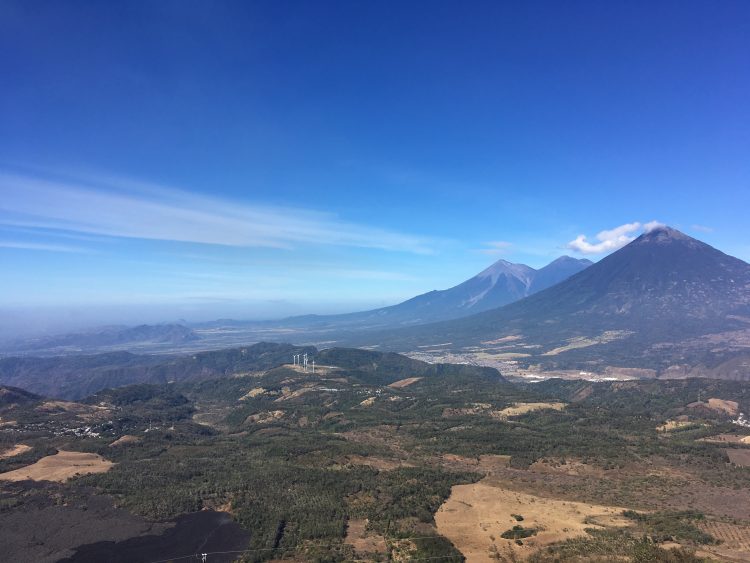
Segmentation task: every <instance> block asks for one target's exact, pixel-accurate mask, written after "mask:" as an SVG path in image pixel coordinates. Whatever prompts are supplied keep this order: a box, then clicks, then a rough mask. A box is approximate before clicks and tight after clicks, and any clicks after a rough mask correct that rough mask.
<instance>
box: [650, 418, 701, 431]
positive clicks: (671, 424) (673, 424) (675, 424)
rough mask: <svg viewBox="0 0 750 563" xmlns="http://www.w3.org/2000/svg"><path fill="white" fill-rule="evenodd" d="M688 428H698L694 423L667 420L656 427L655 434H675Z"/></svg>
mask: <svg viewBox="0 0 750 563" xmlns="http://www.w3.org/2000/svg"><path fill="white" fill-rule="evenodd" d="M690 426H698V425H697V424H696V423H695V422H690V421H689V420H668V421H667V422H665V423H664V424H662V425H661V426H657V427H656V431H657V432H675V431H676V430H681V429H683V428H689V427H690Z"/></svg>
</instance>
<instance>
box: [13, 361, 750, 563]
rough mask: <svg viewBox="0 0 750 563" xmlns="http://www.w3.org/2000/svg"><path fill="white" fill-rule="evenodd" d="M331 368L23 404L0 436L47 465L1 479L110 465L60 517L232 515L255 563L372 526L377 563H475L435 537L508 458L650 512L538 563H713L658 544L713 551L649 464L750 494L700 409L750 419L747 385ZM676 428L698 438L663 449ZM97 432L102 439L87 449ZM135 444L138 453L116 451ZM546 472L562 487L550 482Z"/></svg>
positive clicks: (678, 439) (676, 483)
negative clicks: (106, 508)
mask: <svg viewBox="0 0 750 563" xmlns="http://www.w3.org/2000/svg"><path fill="white" fill-rule="evenodd" d="M271 351H273V350H271ZM267 352H268V350H267ZM232 354H234V352H232V353H231V354H229V355H227V356H219V357H221V358H224V359H225V360H226V361H227V362H228V363H227V364H226V365H224V364H221V362H219V360H218V359H217V358H214V360H213V361H214V362H215V363H214V366H219V364H221V368H220V369H222V370H224V371H225V372H227V373H229V372H234V370H235V368H234V367H232V366H233V364H232V363H231V361H230V360H231V358H230V357H231V356H232ZM240 356H241V354H240ZM271 356H273V354H271ZM321 357H322V358H324V359H325V363H324V361H323V359H321ZM256 360H257V358H256ZM318 360H319V362H320V363H318V364H317V365H319V366H320V365H323V366H329V367H328V368H326V369H322V368H321V369H320V371H319V372H318V373H316V374H314V375H313V374H312V373H300V372H299V371H296V370H294V369H292V368H289V367H283V366H282V367H272V368H266V369H251V368H252V367H253V364H251V363H243V364H242V367H243V370H246V371H245V372H243V373H242V375H241V376H232V377H214V378H208V379H200V380H196V381H186V380H181V381H178V382H176V383H171V384H160V385H154V384H137V385H132V386H128V387H123V388H118V389H114V390H104V391H100V392H98V393H97V394H95V395H93V396H91V397H90V398H88V399H86V400H85V401H84V403H83V408H84V411H85V409H86V408H87V409H92V410H91V412H93V413H94V415H91V416H90V415H89V414H86V413H88V411H85V412H84V414H83V415H81V414H77V411H76V410H75V409H71V410H69V411H68V410H65V409H63V408H59V409H52V410H50V409H46V410H45V409H41V408H40V404H41V402H42V400H41V399H40V398H38V397H33V396H31V397H19V399H18V403H17V404H13V405H9V406H7V407H4V410H3V409H0V415H2V416H5V417H8V416H9V413H11V412H12V415H13V420H15V421H16V422H17V425H16V426H12V427H8V428H6V429H4V430H2V431H0V445H1V444H6V445H8V446H10V445H12V444H15V443H21V442H23V443H25V444H28V445H30V446H32V450H31V451H28V452H25V453H23V454H21V455H19V456H17V457H16V458H9V459H5V460H0V469H1V470H10V469H16V468H18V467H21V466H23V465H26V464H28V463H32V462H33V461H35V460H37V459H39V458H40V457H42V456H44V455H47V454H48V453H54V451H55V448H63V447H64V448H68V449H75V450H78V451H89V452H95V453H98V454H100V455H102V456H104V457H105V458H107V459H109V460H112V461H114V462H116V465H115V466H114V467H113V468H112V469H111V470H110V471H109V472H107V473H103V474H98V475H89V476H85V477H81V478H78V479H75V480H73V481H71V482H69V483H68V484H66V485H61V486H60V487H59V489H60V491H62V492H60V493H59V494H60V498H61V500H60V502H63V500H62V499H64V498H65V495H84V496H85V495H86V494H90V492H86V491H97V492H98V493H103V494H106V495H110V496H111V497H112V498H113V499H114V501H115V503H116V504H117V505H118V506H121V507H124V508H126V509H127V510H129V511H130V512H132V513H134V514H138V515H141V516H143V517H146V518H148V519H154V520H170V519H173V518H174V517H176V516H178V515H180V514H184V513H187V512H193V511H197V510H201V509H206V508H213V509H221V510H226V511H229V512H230V513H231V514H232V515H233V517H234V518H235V519H236V520H237V522H239V523H240V524H241V525H242V526H243V527H244V528H245V529H247V530H249V531H250V532H251V540H250V543H249V545H248V549H253V550H258V551H254V552H252V553H250V554H248V556H247V560H248V561H251V560H253V561H254V560H257V561H260V560H268V559H278V558H282V557H289V558H293V557H296V558H299V559H306V560H320V561H344V560H350V559H355V558H357V557H358V556H357V554H356V553H355V551H354V548H353V547H352V546H351V545H349V544H348V543H346V541H345V538H346V534H347V528H348V524H349V522H350V521H351V520H354V519H356V520H366V521H367V530H368V532H369V533H373V534H379V535H380V536H382V537H383V538H384V539H385V544H384V545H385V547H384V548H382V549H384V551H383V552H382V553H380V555H377V556H374V557H381V558H382V559H383V560H385V559H386V558H387V557H389V556H390V555H394V556H395V554H398V556H404V557H410V558H426V557H441V558H445V560H446V561H450V560H455V561H460V560H461V555H460V554H459V553H458V552H457V551H456V549H455V547H453V546H452V545H451V543H450V542H449V541H447V540H446V539H445V538H443V537H441V536H439V535H438V534H437V531H436V529H435V527H434V525H433V524H434V515H435V513H436V511H437V510H438V509H439V507H440V506H441V504H442V503H443V502H444V501H445V500H446V499H447V498H448V496H449V495H450V492H451V487H453V486H455V485H458V484H465V483H471V482H475V481H477V480H479V479H481V478H482V477H483V474H484V471H485V470H483V469H482V468H481V466H479V465H472V464H477V463H478V460H479V459H480V457H481V456H483V455H486V454H500V455H508V456H510V465H511V467H510V468H509V469H507V471H505V472H503V471H500V470H497V471H496V478H502V479H504V480H505V481H504V482H505V484H506V485H507V486H509V487H511V488H516V489H517V490H519V491H526V492H532V493H533V494H540V495H542V496H543V495H544V494H548V495H550V496H553V497H555V496H556V497H558V498H562V499H568V500H583V501H587V502H598V503H608V504H611V505H614V506H625V507H633V508H637V509H638V512H635V511H628V512H627V513H626V514H625V515H626V516H627V517H628V518H629V519H630V520H631V521H632V522H633V526H632V527H631V528H629V529H625V530H620V531H611V530H605V531H602V530H599V531H597V530H596V529H593V528H592V529H591V530H590V531H589V535H588V537H585V538H578V539H575V540H570V541H568V542H564V543H562V544H560V545H557V546H552V547H550V548H546V549H545V550H543V551H542V552H540V553H539V554H537V555H535V556H534V558H532V560H534V561H547V560H550V561H552V560H555V561H558V560H559V561H575V560H577V559H580V558H583V557H593V558H600V559H606V558H607V557H614V556H619V555H626V556H627V557H630V558H631V559H632V560H634V561H651V560H658V561H680V562H682V561H686V562H687V561H697V560H698V559H696V558H694V556H693V555H692V554H691V553H690V552H688V551H684V550H683V551H679V552H678V551H670V552H667V551H665V550H663V549H661V548H660V547H659V546H658V545H657V543H658V542H662V541H666V540H668V539H673V540H676V541H679V542H681V543H683V544H693V545H695V546H698V545H709V544H711V543H713V542H714V539H713V538H711V536H709V535H708V534H705V533H704V532H702V531H701V530H700V528H699V527H698V526H696V523H697V522H699V520H700V518H702V517H703V516H702V514H700V513H698V512H695V511H692V512H688V511H684V510H682V511H679V510H678V511H674V512H667V511H664V510H661V511H659V512H646V511H645V509H649V508H650V509H653V508H661V507H660V505H659V503H660V502H662V501H663V500H665V499H667V498H668V497H670V496H673V495H675V494H680V492H681V491H682V490H684V488H685V480H684V479H685V477H679V478H678V477H675V476H672V475H671V474H670V473H669V471H665V472H662V473H659V472H649V471H642V470H640V469H638V470H634V469H632V468H633V467H634V464H641V465H640V466H639V467H651V466H656V465H658V466H659V467H663V468H667V469H669V468H672V467H678V468H682V467H689V470H690V472H691V475H692V477H690V478H692V479H693V480H694V482H695V483H699V484H703V485H702V486H717V487H719V486H720V487H725V488H732V489H737V490H742V489H747V488H750V470H747V469H741V468H733V467H731V466H729V465H728V464H727V460H726V456H725V454H724V452H723V451H722V448H721V447H720V446H717V445H715V444H710V443H706V442H700V441H696V440H697V438H701V437H704V436H707V435H710V434H711V433H718V432H726V431H729V430H731V429H732V427H731V425H729V424H728V423H727V418H726V416H725V415H723V414H721V413H718V412H712V411H706V410H692V409H689V408H687V405H688V404H689V403H691V402H693V400H694V397H696V396H697V394H698V392H701V393H702V394H703V397H707V396H718V397H722V398H726V399H731V400H735V401H738V402H739V403H740V405H741V408H745V405H747V404H748V399H750V392H748V390H747V389H746V387H747V386H746V385H743V384H742V383H737V382H713V381H687V382H686V381H639V382H625V383H622V382H620V383H600V384H591V383H585V382H563V381H547V382H543V383H538V384H534V385H528V386H523V385H511V384H509V383H507V382H505V381H504V380H503V379H502V378H500V377H499V376H498V374H497V372H496V371H494V370H487V369H485V368H474V367H472V366H428V365H427V364H422V363H421V362H415V361H413V360H410V359H408V358H403V357H402V356H397V355H392V354H387V355H382V354H378V353H374V352H365V351H359V350H358V351H347V350H343V349H337V350H331V351H327V352H326V353H324V354H321V356H319V357H318ZM206 361H207V360H205V359H204V360H202V361H201V362H200V363H202V364H204V365H205V363H206ZM223 361H224V360H222V362H223ZM258 361H260V362H261V364H262V362H266V361H269V362H270V361H271V360H269V359H268V358H265V359H263V360H258ZM316 363H317V362H316ZM262 365H265V364H262ZM408 377H421V378H422V379H421V380H419V381H417V382H416V383H413V384H411V385H409V386H406V387H403V388H401V389H393V388H390V387H387V386H386V385H387V384H389V383H391V382H394V381H398V380H400V379H405V378H408ZM542 401H562V402H565V403H566V407H565V408H564V409H563V410H560V411H557V410H537V411H533V412H529V413H526V414H523V415H520V416H515V417H511V418H509V419H503V418H501V417H498V416H495V415H494V414H493V413H497V412H498V411H500V410H502V409H504V408H506V407H508V406H509V405H511V404H513V403H517V402H532V403H533V402H542ZM748 410H750V409H748ZM92 416H93V418H92ZM677 416H688V417H690V420H691V421H695V422H696V423H697V424H700V426H699V427H698V428H696V429H694V430H690V431H685V432H680V433H670V434H665V433H659V432H657V430H656V428H657V427H658V426H659V425H661V424H663V422H664V421H665V420H668V419H672V418H675V417H677ZM206 421H208V423H207V422H206ZM209 423H210V425H209ZM82 427H85V428H88V430H87V431H86V432H83V433H82V432H81V428H82ZM125 435H128V436H134V437H136V438H137V439H136V440H134V441H131V442H128V443H127V444H126V445H119V446H114V447H113V446H111V445H110V444H112V443H113V442H114V441H115V440H117V439H118V438H120V437H122V436H125ZM449 456H453V457H454V458H456V459H457V461H450V459H452V458H449ZM446 460H447V461H446ZM573 462H575V463H577V464H578V466H581V467H583V468H584V469H585V471H588V472H589V473H588V474H586V475H585V476H583V477H581V478H574V477H567V476H566V473H565V472H566V471H568V469H569V468H570V467H577V466H574V465H571V464H573ZM535 464H536V465H535ZM539 465H543V466H544V467H545V468H547V470H548V471H549V472H550V473H547V474H545V473H538V472H537V471H536V470H535V468H538V467H539ZM529 468H531V469H532V470H531V471H528V469H529ZM0 493H2V491H0ZM24 498H25V497H23V496H21V497H17V498H15V497H14V500H13V501H12V502H11V501H8V500H7V499H6V497H3V495H2V494H0V500H2V501H3V504H2V506H3V507H5V506H6V505H8V506H12V510H23V509H24V508H23V507H24V503H25V502H27V501H26V500H24ZM686 502H688V501H686ZM690 502H692V501H690ZM9 503H10V504H9ZM512 517H513V518H514V519H515V520H516V521H517V522H519V524H517V525H515V526H513V528H511V529H510V530H507V531H505V532H504V533H503V534H502V535H501V537H502V538H504V539H510V540H511V541H514V542H520V543H522V544H523V543H525V542H524V541H523V540H524V539H526V538H529V537H531V536H533V535H534V534H535V533H536V532H537V530H536V529H535V528H534V527H533V525H528V527H526V526H524V525H522V524H520V523H521V522H525V519H524V516H523V515H522V514H513V515H512ZM594 524H596V522H592V525H594ZM412 538H419V539H412ZM524 549H526V548H524ZM389 554H390V555H389ZM501 555H502V554H500V555H498V556H501ZM502 556H504V555H502ZM660 557H661V559H659V558H660ZM545 558H546V559H545ZM594 560H596V559H594Z"/></svg>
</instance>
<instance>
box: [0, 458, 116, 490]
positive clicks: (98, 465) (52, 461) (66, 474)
mask: <svg viewBox="0 0 750 563" xmlns="http://www.w3.org/2000/svg"><path fill="white" fill-rule="evenodd" d="M113 465H114V463H112V462H111V461H107V460H106V459H104V458H103V457H101V456H100V455H97V454H89V453H83V452H68V451H65V450H60V451H58V452H57V453H56V454H55V455H50V456H47V457H43V458H42V459H40V460H39V461H37V462H36V463H33V464H31V465H27V466H26V467H22V468H21V469H16V470H14V471H8V472H7V473H0V479H2V480H5V481H26V480H27V479H31V480H32V481H58V482H63V481H67V480H68V479H70V478H71V477H75V476H76V475H86V474H89V473H104V472H106V471H109V469H110V468H111V467H112V466H113Z"/></svg>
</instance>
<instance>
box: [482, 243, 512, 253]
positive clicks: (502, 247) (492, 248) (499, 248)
mask: <svg viewBox="0 0 750 563" xmlns="http://www.w3.org/2000/svg"><path fill="white" fill-rule="evenodd" d="M484 245H485V246H486V247H487V248H480V249H479V250H477V252H480V253H481V254H487V255H489V256H498V255H500V254H506V253H507V252H508V250H509V249H510V247H511V246H513V243H510V242H506V241H504V240H496V241H490V242H486V243H484Z"/></svg>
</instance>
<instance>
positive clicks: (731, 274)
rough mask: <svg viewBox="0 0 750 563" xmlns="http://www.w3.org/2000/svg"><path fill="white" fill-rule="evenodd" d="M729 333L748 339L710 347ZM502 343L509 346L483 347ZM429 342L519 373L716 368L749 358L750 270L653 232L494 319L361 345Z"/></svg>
mask: <svg viewBox="0 0 750 563" xmlns="http://www.w3.org/2000/svg"><path fill="white" fill-rule="evenodd" d="M736 331H739V333H740V334H739V335H738V336H742V335H744V334H745V331H747V338H744V339H743V338H735V340H736V341H737V342H738V344H725V342H728V340H727V339H723V340H722V339H719V337H716V336H712V337H710V338H709V336H710V335H717V334H722V333H734V332H736ZM509 337H512V338H514V339H516V340H517V344H516V345H514V346H509V345H503V346H502V347H500V346H497V347H494V348H493V346H492V345H491V344H488V343H490V342H492V341H496V340H499V339H504V338H505V339H507V338H509ZM576 339H577V340H576ZM592 340H597V341H596V342H594V343H591V341H592ZM703 340H705V342H703ZM711 340H713V342H711ZM436 342H439V343H446V342H450V343H451V344H450V346H448V347H447V348H450V349H451V350H454V351H456V350H464V351H465V350H466V349H468V348H471V347H475V348H476V347H480V348H483V349H484V350H485V351H488V352H496V353H498V354H500V353H512V354H521V355H522V356H523V358H522V359H521V360H519V361H520V362H521V363H523V364H527V365H531V364H533V363H535V362H540V363H542V364H544V365H546V366H550V367H555V368H559V367H561V366H563V367H566V368H569V369H589V368H592V369H593V368H595V367H596V366H597V365H598V366H601V365H603V364H602V362H603V358H605V357H607V358H609V359H610V360H612V361H615V362H620V363H621V365H623V366H625V365H631V366H633V367H653V368H658V369H662V370H663V369H666V368H668V367H669V366H670V365H672V364H675V365H680V364H684V363H693V364H694V365H699V364H702V363H705V362H719V361H723V360H725V359H727V358H728V357H729V356H731V355H736V354H738V353H739V354H742V353H745V352H747V353H748V354H750V265H749V264H747V263H746V262H744V261H742V260H740V259H738V258H734V257H732V256H729V255H727V254H724V253H723V252H721V251H719V250H717V249H715V248H713V247H711V246H709V245H707V244H705V243H703V242H701V241H698V240H696V239H693V238H691V237H688V236H687V235H685V234H683V233H681V232H679V231H677V230H675V229H672V228H669V227H661V228H657V229H654V230H652V231H650V232H648V233H644V234H643V235H641V236H640V237H638V238H637V239H636V240H634V241H633V242H631V243H630V244H628V245H626V246H625V247H623V248H621V249H619V250H618V251H616V252H614V253H612V254H610V255H609V256H607V257H605V258H603V259H602V260H600V261H599V262H597V263H596V264H594V265H592V266H591V267H589V268H586V269H585V270H583V271H581V272H579V273H576V274H574V275H573V276H571V277H569V278H568V279H567V280H565V281H563V282H561V283H560V284H557V285H555V286H552V287H550V288H547V289H545V290H542V291H540V292H538V293H535V294H533V295H531V296H529V297H526V298H524V299H522V300H519V301H516V302H514V303H510V304H508V305H506V306H504V307H501V308H499V309H494V310H490V311H485V312H482V313H478V314H476V315H472V316H469V317H464V318H462V319H454V320H450V321H443V322H440V323H432V324H428V325H423V326H420V327H413V328H410V329H398V330H396V331H393V332H392V334H390V335H385V334H379V335H371V338H370V339H369V340H367V341H366V340H365V339H362V343H363V344H365V343H367V344H369V345H375V344H378V345H380V346H381V347H384V348H388V349H394V350H400V351H405V350H407V349H409V348H410V349H411V350H414V349H417V347H425V346H429V345H430V344H431V343H436ZM561 349H562V350H561ZM634 355H635V357H634ZM629 356H630V357H629Z"/></svg>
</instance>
